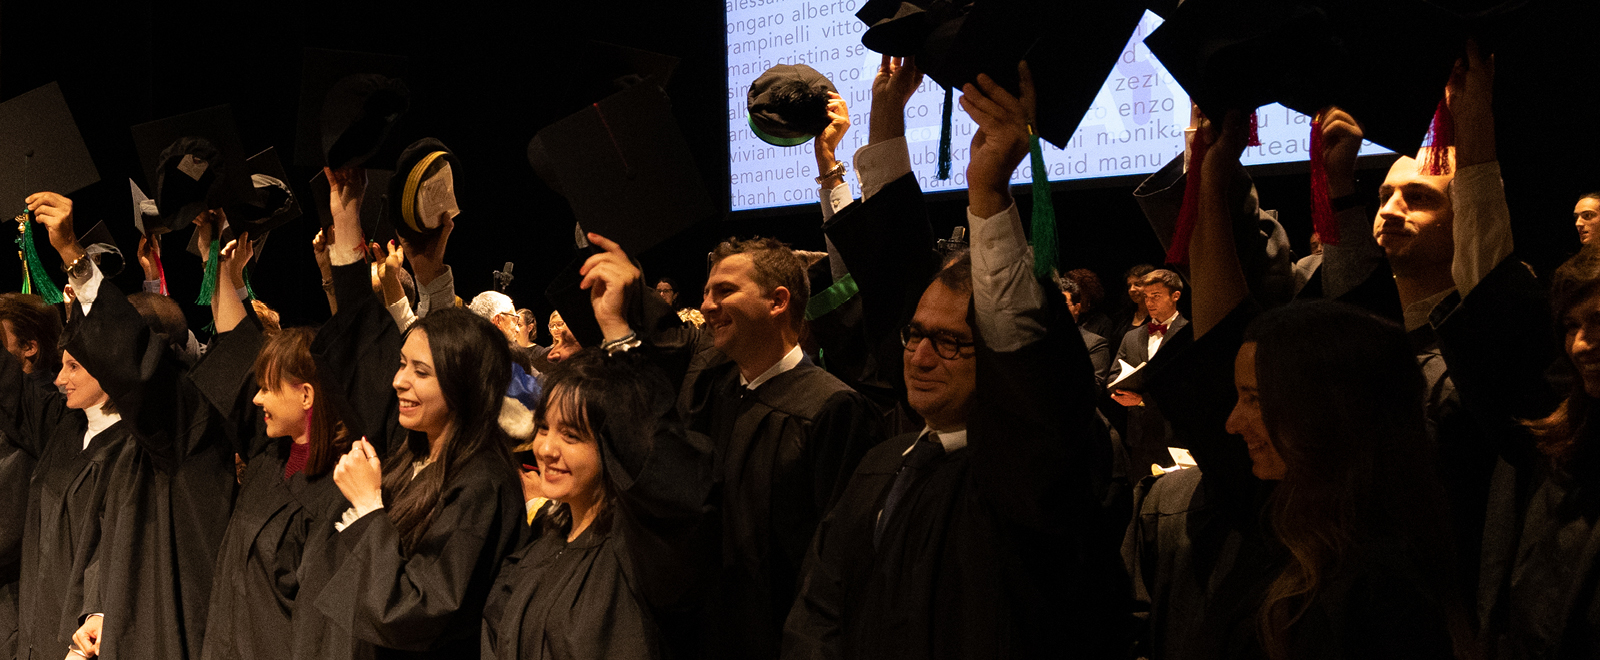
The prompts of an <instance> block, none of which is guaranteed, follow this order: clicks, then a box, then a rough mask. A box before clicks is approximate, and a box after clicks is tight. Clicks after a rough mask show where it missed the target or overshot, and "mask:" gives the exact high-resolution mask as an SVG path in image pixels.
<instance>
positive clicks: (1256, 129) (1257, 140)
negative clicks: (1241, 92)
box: [1244, 110, 1261, 147]
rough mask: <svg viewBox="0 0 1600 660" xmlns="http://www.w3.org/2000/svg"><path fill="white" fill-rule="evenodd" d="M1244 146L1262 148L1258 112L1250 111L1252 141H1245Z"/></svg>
mask: <svg viewBox="0 0 1600 660" xmlns="http://www.w3.org/2000/svg"><path fill="white" fill-rule="evenodd" d="M1244 146H1247V147H1259V146H1261V122H1260V119H1258V118H1257V117H1256V111H1254V110H1252V111H1250V139H1248V140H1246V141H1245V143H1244Z"/></svg>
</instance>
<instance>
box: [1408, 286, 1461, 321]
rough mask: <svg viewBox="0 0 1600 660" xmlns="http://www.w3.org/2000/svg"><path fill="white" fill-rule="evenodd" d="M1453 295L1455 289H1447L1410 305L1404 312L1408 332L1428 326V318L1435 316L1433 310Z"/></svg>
mask: <svg viewBox="0 0 1600 660" xmlns="http://www.w3.org/2000/svg"><path fill="white" fill-rule="evenodd" d="M1452 293H1455V287H1451V288H1448V289H1445V290H1443V291H1440V292H1438V293H1435V294H1433V295H1431V296H1428V297H1427V298H1423V299H1422V300H1418V301H1416V302H1414V303H1411V304H1410V305H1408V306H1407V307H1406V309H1405V312H1404V314H1405V319H1406V332H1411V331H1412V330H1416V329H1417V328H1420V327H1422V326H1425V325H1427V324H1428V317H1430V316H1432V315H1433V308H1435V307H1438V306H1439V303H1440V301H1443V300H1444V299H1445V298H1446V297H1447V296H1449V295H1450V294H1452Z"/></svg>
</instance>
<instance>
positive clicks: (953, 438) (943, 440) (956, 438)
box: [901, 426, 967, 456]
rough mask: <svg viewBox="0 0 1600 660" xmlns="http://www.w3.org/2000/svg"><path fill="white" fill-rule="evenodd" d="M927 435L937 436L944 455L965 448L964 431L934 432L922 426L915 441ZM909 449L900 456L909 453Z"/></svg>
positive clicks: (929, 427)
mask: <svg viewBox="0 0 1600 660" xmlns="http://www.w3.org/2000/svg"><path fill="white" fill-rule="evenodd" d="M929 433H936V434H938V436H937V437H938V438H939V444H941V445H944V453H946V454H948V453H950V452H953V451H955V450H957V449H960V448H962V447H965V446H967V430H966V429H961V430H959V431H935V430H933V427H931V426H924V427H922V435H919V436H917V440H919V441H920V440H922V436H925V435H927V434H929ZM915 446H917V444H916V443H915V442H913V443H911V447H915ZM911 447H906V450H905V451H904V452H902V453H901V455H902V456H904V455H906V454H909V453H911Z"/></svg>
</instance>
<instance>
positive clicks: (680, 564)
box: [483, 235, 711, 660]
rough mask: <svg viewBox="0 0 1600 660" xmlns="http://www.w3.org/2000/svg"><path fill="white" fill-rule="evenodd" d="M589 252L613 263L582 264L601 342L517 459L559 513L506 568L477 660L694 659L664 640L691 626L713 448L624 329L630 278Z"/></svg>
mask: <svg viewBox="0 0 1600 660" xmlns="http://www.w3.org/2000/svg"><path fill="white" fill-rule="evenodd" d="M590 238H591V240H592V241H594V242H595V243H596V244H597V245H601V246H603V247H606V248H608V249H607V251H606V252H604V253H601V254H597V255H595V256H593V257H590V260H589V262H588V263H587V264H585V266H584V268H583V271H582V272H583V274H584V275H585V276H586V279H585V280H584V282H583V285H582V286H583V288H585V289H589V290H590V299H591V302H593V304H594V309H595V320H596V321H597V322H598V323H599V325H600V327H601V330H602V331H603V332H604V333H605V337H606V338H607V339H608V341H607V342H606V343H605V344H603V345H602V346H600V347H596V348H587V349H584V350H581V351H579V352H578V353H576V354H575V355H573V356H572V357H570V358H567V359H566V360H564V361H562V362H561V363H560V364H559V365H557V367H556V368H555V369H554V370H553V371H552V372H551V373H550V374H548V376H547V378H548V380H547V381H546V386H545V398H544V400H543V401H542V402H541V403H540V404H539V407H538V409H537V410H536V411H535V413H534V419H535V425H536V428H537V432H536V435H535V436H534V439H533V441H532V442H530V443H527V444H525V445H523V446H522V447H519V448H518V449H519V450H531V451H532V453H533V455H534V457H535V458H536V459H537V461H538V473H539V477H540V480H541V484H540V486H541V492H542V495H543V496H544V497H546V498H549V499H551V500H555V501H557V502H559V504H557V505H556V506H555V508H554V509H553V510H552V511H551V512H550V513H549V515H547V516H545V517H544V519H543V520H544V524H543V530H542V532H543V533H542V535H541V536H540V538H539V539H538V540H537V541H535V542H534V543H532V544H531V545H529V546H528V547H526V548H524V549H523V550H522V551H520V552H518V553H516V554H515V555H512V556H511V557H510V558H509V559H507V560H506V563H505V565H504V566H503V567H502V568H501V571H500V577H499V579H498V580H496V582H495V587H494V591H493V592H492V594H491V595H490V598H489V602H488V604H487V605H486V606H485V608H484V624H485V625H484V647H483V655H484V657H495V658H502V659H506V660H509V659H512V658H557V659H578V658H608V659H613V660H615V659H628V658H661V657H692V652H690V651H688V649H686V648H685V647H683V646H681V645H679V644H676V643H675V642H674V641H673V639H672V637H671V633H672V632H674V631H683V630H688V628H689V627H687V626H681V625H677V624H676V623H675V622H676V621H677V620H678V619H677V618H676V617H678V616H680V615H683V616H692V614H693V612H692V609H691V608H692V604H693V596H691V595H690V594H693V593H694V592H695V588H694V587H695V584H696V582H697V580H696V579H695V576H696V571H695V570H694V567H695V564H694V563H693V562H694V559H693V557H694V556H695V554H696V553H695V552H694V550H693V547H694V543H693V538H694V530H695V529H696V527H697V525H698V523H699V522H700V521H701V520H702V516H703V514H704V512H705V506H704V505H705V501H706V497H707V495H708V494H709V491H710V484H711V443H710V440H709V439H708V438H706V437H705V436H703V435H700V434H695V433H691V432H689V431H687V430H686V429H685V428H684V426H683V423H682V420H681V419H680V418H679V416H678V412H677V407H676V401H677V393H676V392H675V390H674V388H673V387H672V384H671V383H670V382H669V381H668V378H667V376H666V374H665V373H664V372H663V371H662V370H660V369H659V368H657V366H656V365H655V364H652V363H651V362H650V361H649V360H648V359H647V358H646V357H645V356H644V355H641V354H640V353H642V352H643V351H645V350H647V349H640V348H637V346H638V342H637V341H636V339H635V338H636V337H637V335H635V334H634V333H633V331H632V330H631V329H629V327H628V324H627V323H626V321H624V320H623V316H624V314H623V312H622V309H623V307H624V303H623V301H624V300H627V299H629V298H630V297H636V296H638V295H640V293H639V288H638V283H639V282H638V281H639V272H638V269H636V268H634V267H633V265H632V264H631V263H629V262H628V260H627V258H626V255H623V254H622V253H621V251H620V249H617V248H616V245H615V244H614V243H611V242H609V241H606V240H604V239H602V238H599V237H596V236H593V235H591V237H590ZM634 299H635V300H636V298H634ZM664 621H666V622H667V623H663V622H664Z"/></svg>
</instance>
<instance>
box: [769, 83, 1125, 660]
mask: <svg viewBox="0 0 1600 660" xmlns="http://www.w3.org/2000/svg"><path fill="white" fill-rule="evenodd" d="M980 84H981V85H982V89H981V91H979V90H978V89H975V88H974V87H973V86H971V85H969V86H967V87H966V89H965V90H964V91H965V95H964V96H963V98H962V100H961V105H962V107H963V108H964V109H966V111H967V112H968V114H969V115H971V116H972V117H973V119H974V120H975V121H977V123H978V126H979V130H978V132H977V135H976V136H975V137H974V140H973V146H972V157H971V161H970V163H971V164H970V166H969V167H968V170H967V172H968V181H969V186H970V187H969V190H968V195H969V197H968V199H969V206H968V209H967V221H968V223H969V224H970V225H971V229H972V240H971V243H970V244H971V245H972V246H973V247H972V248H971V251H970V252H964V253H961V254H959V255H956V256H954V257H953V258H950V259H948V260H947V263H946V264H945V265H944V267H943V268H942V269H941V270H940V271H939V272H938V275H937V276H935V277H934V278H933V281H932V282H931V283H929V284H927V285H926V288H924V289H922V296H921V298H920V300H919V301H918V302H917V304H916V307H915V311H914V312H913V314H912V317H911V320H910V322H909V323H908V324H907V325H906V326H905V327H904V328H903V329H902V330H901V332H900V337H899V338H900V341H901V344H902V346H903V347H904V352H903V357H902V362H901V364H902V367H903V376H904V379H905V385H906V399H907V402H908V403H909V405H910V406H911V408H912V409H914V410H915V411H916V412H917V413H918V414H919V415H921V416H922V418H923V419H924V420H925V422H926V427H925V428H923V429H922V430H921V431H919V432H913V433H908V434H905V435H901V436H899V437H896V438H894V439H891V440H887V441H885V442H883V443H882V444H880V445H878V446H877V447H875V448H873V449H872V451H870V452H868V453H867V455H866V457H864V458H863V459H862V460H861V464H860V466H859V467H858V468H857V469H856V472H855V474H854V475H853V476H852V477H851V479H850V483H849V485H848V486H847V487H846V489H845V492H844V494H843V495H842V496H841V497H840V498H839V501H838V503H837V504H836V505H835V506H834V508H833V510H832V512H830V513H829V514H828V516H827V517H826V518H824V519H823V521H822V524H821V525H820V526H819V527H818V528H817V533H816V536H815V538H814V539H813V542H812V545H811V548H810V551H809V552H808V553H807V555H806V569H805V573H804V574H803V580H802V582H801V587H800V595H799V597H798V598H797V599H795V602H794V607H793V609H791V610H790V612H789V619H788V621H787V622H786V623H785V627H784V648H783V655H782V656H781V657H783V658H784V659H785V660H799V659H813V658H816V659H821V658H841V657H844V658H850V657H855V658H889V657H893V658H971V657H994V656H999V657H1017V658H1023V657H1110V656H1111V654H1112V646H1111V642H1112V640H1111V638H1112V637H1113V636H1114V635H1115V634H1116V633H1115V628H1116V626H1115V625H1112V624H1111V623H1110V622H1109V620H1108V617H1110V616H1111V615H1113V614H1114V613H1115V611H1116V610H1115V607H1114V601H1115V598H1116V596H1114V595H1113V594H1115V593H1116V590H1117V589H1119V588H1121V589H1125V587H1123V586H1121V583H1120V582H1119V579H1120V575H1119V574H1120V573H1121V570H1120V568H1118V567H1119V566H1120V561H1119V559H1118V558H1117V557H1116V555H1115V552H1114V549H1115V543H1114V542H1111V541H1110V540H1108V538H1100V537H1098V536H1096V534H1097V533H1096V531H1094V530H1095V529H1096V528H1097V526H1098V527H1101V528H1103V527H1104V525H1101V524H1100V523H1097V522H1094V521H1095V520H1096V516H1097V515H1098V513H1097V506H1096V503H1095V501H1094V495H1093V494H1092V493H1093V492H1094V487H1093V486H1092V485H1091V481H1092V476H1091V475H1092V474H1094V473H1095V472H1096V471H1098V468H1099V467H1101V463H1097V461H1096V460H1095V455H1097V454H1100V453H1102V450H1105V449H1107V448H1108V447H1109V443H1108V442H1107V441H1106V438H1105V436H1104V431H1103V428H1101V427H1097V426H1096V419H1095V417H1094V413H1095V410H1096V408H1095V402H1096V400H1097V397H1098V389H1097V388H1096V386H1095V383H1094V375H1093V374H1092V373H1091V367H1090V363H1089V358H1088V353H1087V348H1086V347H1085V345H1084V342H1083V339H1082V336H1081V335H1080V334H1079V332H1078V329H1077V326H1076V324H1075V323H1074V322H1073V319H1072V316H1071V314H1070V313H1069V312H1068V311H1067V309H1066V306H1065V302H1064V301H1063V300H1062V299H1061V298H1059V297H1056V296H1053V295H1052V296H1050V297H1049V299H1047V298H1046V296H1045V294H1044V288H1043V287H1042V286H1041V285H1040V282H1039V281H1038V280H1036V279H1034V277H1033V258H1032V254H1031V252H1029V248H1028V245H1027V241H1026V238H1025V234H1024V232H1023V229H1022V223H1021V219H1020V215H1019V214H1018V211H1017V206H1016V204H1015V203H1014V202H1013V200H1012V198H1011V193H1010V186H1009V179H1010V176H1011V173H1012V172H1013V171H1015V169H1016V167H1017V165H1018V163H1020V162H1021V160H1022V158H1023V157H1024V156H1026V155H1027V154H1028V142H1029V137H1028V136H1029V130H1028V122H1027V119H1026V118H1027V116H1028V115H1029V114H1031V112H1030V111H1031V109H1032V83H1031V79H1030V78H1029V77H1028V76H1027V75H1023V77H1022V94H1023V96H1022V98H1021V99H1018V98H1016V97H1014V96H1012V95H1011V94H1009V93H1007V92H1006V91H1005V90H1004V89H1003V88H1001V87H1000V86H999V85H996V84H994V83H993V82H991V81H989V80H988V79H987V78H980ZM876 115H877V113H874V121H876ZM907 169H908V171H909V168H907ZM878 199H879V198H876V197H875V198H873V199H871V200H867V201H866V204H867V205H871V204H873V203H874V202H875V200H878ZM929 247H931V246H929ZM840 249H841V250H844V249H845V248H844V246H843V245H840ZM901 249H903V250H904V249H912V248H911V246H902V247H901ZM843 256H844V258H845V260H846V262H847V263H858V262H860V261H861V260H860V259H857V258H855V257H852V256H851V255H850V254H844V255H843ZM861 295H863V296H866V295H869V291H868V290H867V289H866V287H865V286H863V288H862V291H861ZM1105 462H1106V463H1109V459H1107V460H1106V461H1105ZM1108 536H1109V535H1108ZM1117 536H1118V537H1120V533H1119V534H1118V535H1117ZM1091 564H1092V565H1091Z"/></svg>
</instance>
